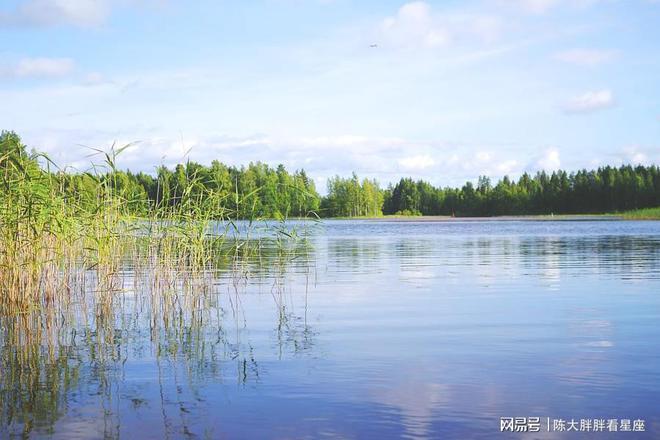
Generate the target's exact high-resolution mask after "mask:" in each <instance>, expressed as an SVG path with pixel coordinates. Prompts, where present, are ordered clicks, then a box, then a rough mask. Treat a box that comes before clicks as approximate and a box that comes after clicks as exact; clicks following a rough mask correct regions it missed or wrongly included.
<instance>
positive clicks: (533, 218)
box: [322, 214, 658, 223]
mask: <svg viewBox="0 0 660 440" xmlns="http://www.w3.org/2000/svg"><path fill="white" fill-rule="evenodd" d="M322 220H323V221H325V220H358V221H360V220H362V221H374V222H392V223H415V222H416V223H451V222H498V221H527V222H538V221H621V220H638V219H630V218H626V217H625V216H624V215H622V214H576V215H570V214H569V215H555V216H550V215H520V216H515V215H507V216H496V217H450V216H441V215H426V216H424V215H422V216H383V217H328V218H323V219H322ZM648 220H658V219H648Z"/></svg>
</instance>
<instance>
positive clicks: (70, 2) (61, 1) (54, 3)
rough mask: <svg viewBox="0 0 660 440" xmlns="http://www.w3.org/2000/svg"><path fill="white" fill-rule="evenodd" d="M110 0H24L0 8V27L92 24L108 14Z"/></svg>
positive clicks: (86, 25) (80, 25) (97, 23)
mask: <svg viewBox="0 0 660 440" xmlns="http://www.w3.org/2000/svg"><path fill="white" fill-rule="evenodd" d="M110 9H111V3H110V0H27V1H24V2H22V3H20V4H19V5H18V6H17V7H16V8H15V9H13V10H9V11H0V26H1V25H5V26H8V25H9V26H45V27H47V26H60V25H72V26H79V27H94V26H98V25H100V24H102V23H103V22H105V20H106V19H107V18H108V16H109V15H110Z"/></svg>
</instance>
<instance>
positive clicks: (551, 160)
mask: <svg viewBox="0 0 660 440" xmlns="http://www.w3.org/2000/svg"><path fill="white" fill-rule="evenodd" d="M560 167H561V160H560V158H559V150H558V149H556V148H548V149H547V150H545V151H544V152H543V154H541V155H540V156H539V157H537V158H536V160H535V161H533V162H532V163H531V164H530V165H529V166H527V170H528V171H540V170H545V171H554V170H558V169H559V168H560Z"/></svg>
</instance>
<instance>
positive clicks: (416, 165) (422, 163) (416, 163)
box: [398, 154, 435, 170]
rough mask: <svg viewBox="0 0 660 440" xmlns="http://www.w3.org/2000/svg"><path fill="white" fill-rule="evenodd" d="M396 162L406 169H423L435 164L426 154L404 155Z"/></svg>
mask: <svg viewBox="0 0 660 440" xmlns="http://www.w3.org/2000/svg"><path fill="white" fill-rule="evenodd" d="M398 162H399V165H401V166H402V167H403V168H404V169H406V170H423V169H426V168H430V167H432V166H433V165H435V160H433V158H432V157H431V156H429V155H427V154H424V155H417V156H409V157H404V158H402V159H399V161H398Z"/></svg>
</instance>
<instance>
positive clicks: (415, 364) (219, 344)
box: [0, 220, 660, 439]
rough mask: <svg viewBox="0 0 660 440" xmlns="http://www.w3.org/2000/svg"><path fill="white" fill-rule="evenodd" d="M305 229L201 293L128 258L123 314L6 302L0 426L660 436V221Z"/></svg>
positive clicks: (259, 434) (290, 433) (93, 433)
mask: <svg viewBox="0 0 660 440" xmlns="http://www.w3.org/2000/svg"><path fill="white" fill-rule="evenodd" d="M297 228H298V229H299V231H298V233H299V235H301V236H305V237H307V239H306V240H301V241H300V243H297V244H295V245H292V249H290V253H288V254H287V257H286V258H285V259H266V260H262V261H261V262H257V263H255V262H254V261H251V262H248V263H245V265H244V266H241V271H242V272H240V274H236V273H233V274H232V273H220V274H217V275H215V276H214V277H213V280H212V282H211V283H210V284H211V286H212V289H208V288H204V289H200V292H198V295H191V294H188V295H182V296H177V295H173V296H172V297H171V299H170V300H167V301H165V302H164V303H162V302H158V303H155V302H154V301H153V300H152V299H150V297H149V295H148V294H144V293H140V292H139V291H138V290H136V289H135V288H134V287H130V286H135V283H134V281H135V280H134V274H132V273H131V270H130V267H129V268H126V271H125V273H124V274H123V276H124V278H125V279H126V286H127V288H126V289H125V291H123V292H122V293H121V294H118V295H117V296H118V297H117V298H116V299H115V302H114V303H113V314H112V319H110V320H108V319H100V316H105V315H103V314H100V312H98V311H97V310H95V309H93V308H92V309H89V310H88V309H87V306H86V304H78V307H77V308H76V311H70V310H65V311H58V313H53V314H52V316H46V317H44V318H42V319H41V320H39V321H29V318H27V317H21V318H13V320H12V319H10V318H6V317H5V318H2V319H3V321H2V323H3V325H2V327H1V329H0V336H1V337H2V339H1V340H0V343H1V344H2V346H0V355H1V360H0V362H1V366H2V370H1V371H0V410H1V412H0V421H1V422H2V426H0V438H7V437H12V436H16V437H20V436H21V435H22V433H23V432H25V433H28V434H30V436H31V437H32V438H42V437H45V438H57V439H72V438H115V437H122V438H137V437H136V435H135V433H139V438H154V439H161V438H230V439H234V438H238V439H243V438H244V439H256V438H264V439H268V438H273V439H284V438H310V439H311V438H442V439H446V438H457V439H471V438H483V439H489V438H530V439H531V438H584V437H587V438H598V439H601V438H621V437H623V438H628V437H630V438H659V437H660V412H659V410H658V403H659V402H660V222H634V221H626V222H623V221H515V220H512V221H465V222H462V221H448V222H389V221H339V220H335V221H332V220H331V221H325V222H323V223H321V224H311V225H297ZM71 307H73V306H71ZM71 316H77V317H78V318H77V319H75V320H74V319H71ZM80 316H84V319H80ZM28 321H29V322H28ZM35 326H36V327H38V328H39V329H41V331H42V332H43V334H44V335H45V336H43V337H41V338H39V339H34V337H33V336H30V332H27V331H26V334H23V333H22V332H23V331H24V330H21V329H22V328H32V331H34V328H35ZM516 417H518V418H525V420H524V421H522V422H521V421H518V422H516V426H517V427H526V428H529V427H531V426H532V425H533V423H536V421H535V419H534V418H536V417H538V418H539V423H540V430H539V432H536V433H529V432H528V433H527V434H513V433H509V432H500V431H501V428H502V426H503V425H502V423H505V422H506V421H507V420H508V418H516ZM610 419H617V422H616V423H617V426H618V428H619V429H620V428H623V429H626V426H627V423H626V421H627V420H630V424H631V430H632V426H633V424H634V423H633V422H635V421H643V431H641V428H640V426H641V425H640V424H639V423H641V422H638V423H637V424H636V427H637V428H638V432H629V433H622V432H617V433H611V432H609V431H608V430H607V428H605V429H604V431H603V432H591V428H590V429H589V432H587V431H586V430H585V428H586V425H585V423H586V422H583V425H585V426H582V427H580V425H579V424H578V425H577V428H578V429H580V428H583V431H582V432H577V433H576V432H563V431H561V430H560V429H561V428H560V425H558V426H557V427H556V429H554V428H555V426H553V425H554V424H555V422H558V421H566V422H567V426H568V425H569V424H568V422H569V421H571V420H574V421H575V422H576V423H578V422H581V421H583V420H589V424H590V426H592V427H593V426H597V425H598V421H599V420H604V421H605V422H609V420H610ZM594 420H596V421H597V422H596V423H594V422H593V421H594ZM523 422H524V423H523ZM530 423H531V424H530ZM548 424H550V426H549V428H550V432H548ZM592 424H593V425H592Z"/></svg>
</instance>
